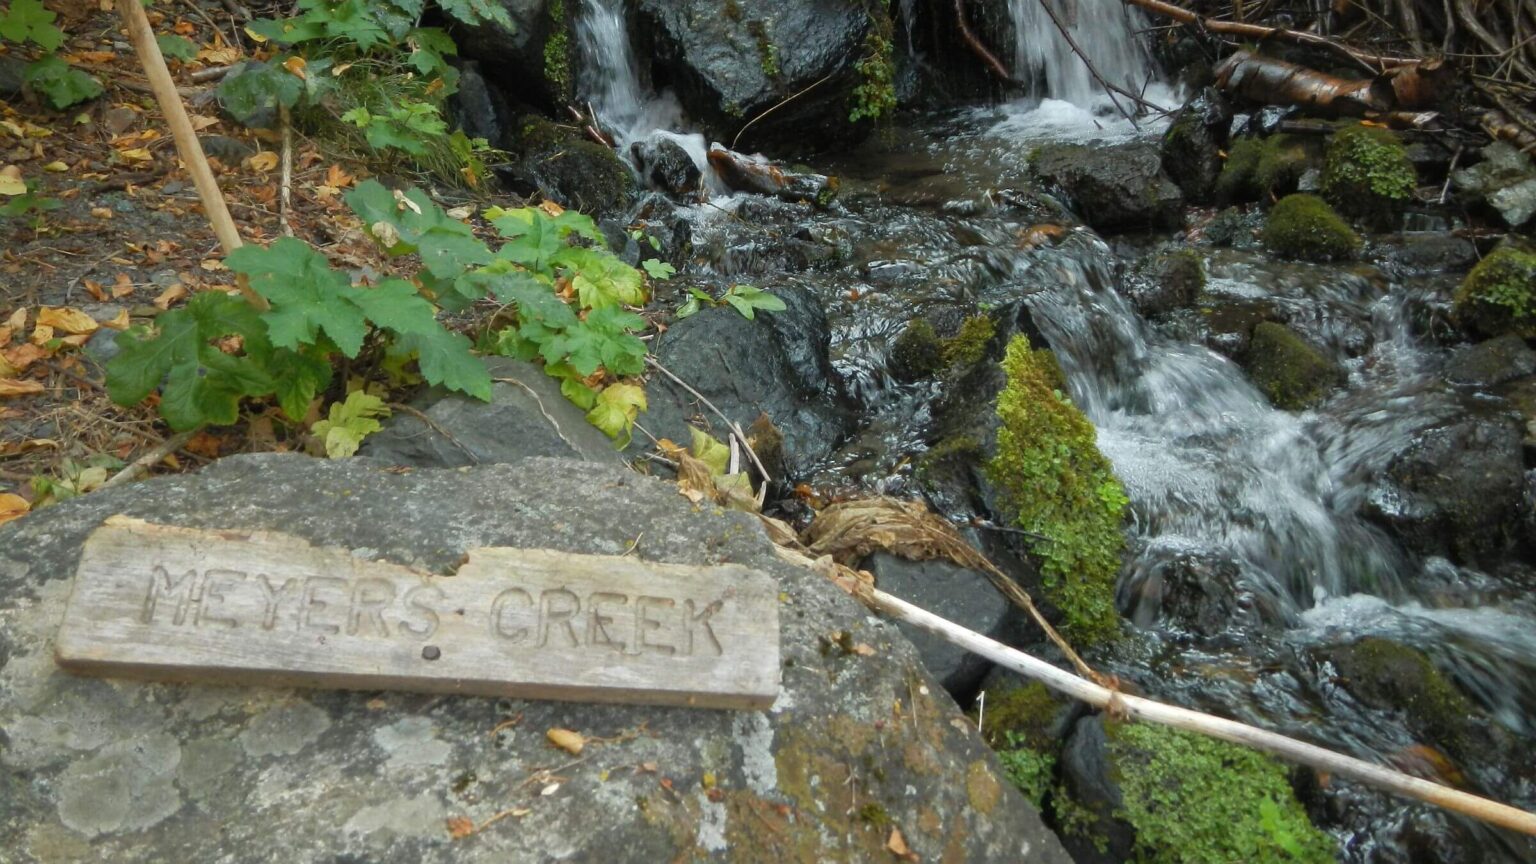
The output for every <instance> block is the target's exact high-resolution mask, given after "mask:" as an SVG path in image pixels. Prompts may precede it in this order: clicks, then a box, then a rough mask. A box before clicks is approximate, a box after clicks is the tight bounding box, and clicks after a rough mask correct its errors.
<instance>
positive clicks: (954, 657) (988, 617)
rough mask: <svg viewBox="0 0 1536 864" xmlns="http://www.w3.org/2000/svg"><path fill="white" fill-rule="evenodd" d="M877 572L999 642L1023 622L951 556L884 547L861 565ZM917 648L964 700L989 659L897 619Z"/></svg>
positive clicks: (890, 585) (902, 591) (883, 585)
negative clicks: (901, 553) (928, 557)
mask: <svg viewBox="0 0 1536 864" xmlns="http://www.w3.org/2000/svg"><path fill="white" fill-rule="evenodd" d="M862 567H863V569H865V570H868V571H869V572H870V573H871V574H873V575H874V577H875V587H877V588H879V589H880V590H881V591H884V592H886V593H887V594H894V595H896V596H897V597H900V598H901V599H903V600H907V601H909V602H911V603H916V604H917V605H918V606H921V607H923V608H924V609H927V610H928V611H929V612H932V613H934V614H935V615H939V616H941V617H944V618H948V619H949V620H951V621H953V622H955V623H956V624H959V625H960V626H962V627H965V628H966V629H969V630H974V631H976V632H977V633H983V634H985V635H987V636H991V637H992V638H993V639H996V640H998V641H1000V642H1008V643H1017V641H1018V639H1019V638H1021V637H1022V636H1023V635H1024V632H1025V628H1024V623H1023V620H1022V619H1021V618H1020V615H1021V613H1020V611H1019V610H1018V609H1017V608H1015V607H1014V606H1013V604H1011V603H1009V602H1008V600H1007V598H1005V597H1003V595H1002V594H1001V593H1000V592H999V591H998V590H997V589H996V588H994V587H992V583H991V581H989V580H988V579H987V577H986V574H984V573H980V572H977V571H975V570H967V569H966V568H964V567H961V566H959V565H958V564H953V563H951V562H949V561H940V560H934V561H908V560H907V559H905V558H898V557H896V556H894V555H889V554H887V553H884V552H877V553H876V554H874V555H871V556H870V557H869V559H868V560H867V561H865V562H864V563H863V565H862ZM897 626H898V627H899V628H901V632H902V634H903V635H905V636H906V637H907V639H909V640H911V642H912V645H913V646H914V647H915V648H917V653H918V656H919V657H921V658H922V659H923V665H924V666H926V667H928V671H929V672H931V673H933V677H935V678H937V679H939V683H941V684H943V685H944V689H945V690H948V691H949V692H950V693H951V694H952V695H953V696H954V697H955V699H956V700H957V701H958V702H960V703H961V704H962V705H964V704H968V703H969V702H970V699H971V697H972V696H974V695H975V693H976V690H977V688H979V687H980V685H981V682H982V679H983V678H985V677H986V676H987V672H989V671H990V670H991V668H992V664H991V663H990V662H988V661H987V660H986V659H984V658H982V657H979V656H977V655H975V654H972V653H970V652H969V651H966V650H964V649H962V648H959V647H956V646H955V645H953V644H951V643H950V642H948V641H946V640H944V639H941V638H939V637H938V636H935V635H933V634H932V633H929V632H927V631H926V630H922V629H920V628H918V627H914V626H912V625H910V624H905V623H898V624H897Z"/></svg>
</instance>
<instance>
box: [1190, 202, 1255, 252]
mask: <svg viewBox="0 0 1536 864" xmlns="http://www.w3.org/2000/svg"><path fill="white" fill-rule="evenodd" d="M1263 227H1264V214H1263V213H1262V212H1261V211H1258V210H1244V209H1242V208H1239V207H1228V208H1226V209H1225V210H1222V211H1221V212H1220V213H1217V214H1216V215H1215V216H1214V217H1212V218H1211V221H1210V222H1207V223H1206V224H1205V227H1204V229H1203V230H1202V231H1201V232H1200V239H1201V241H1203V242H1205V243H1209V244H1210V245H1212V246H1231V247H1233V248H1236V249H1254V248H1257V247H1258V246H1259V230H1260V229H1261V228H1263Z"/></svg>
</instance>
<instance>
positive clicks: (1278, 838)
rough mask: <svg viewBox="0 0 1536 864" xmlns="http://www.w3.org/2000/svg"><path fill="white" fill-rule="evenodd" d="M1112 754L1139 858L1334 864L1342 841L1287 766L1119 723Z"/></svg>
mask: <svg viewBox="0 0 1536 864" xmlns="http://www.w3.org/2000/svg"><path fill="white" fill-rule="evenodd" d="M1109 733H1110V734H1109V751H1110V758H1111V763H1112V764H1113V765H1114V767H1115V770H1116V772H1117V774H1118V775H1119V776H1118V777H1117V779H1118V780H1119V783H1120V791H1121V793H1122V794H1123V796H1124V813H1123V814H1121V815H1123V816H1124V818H1125V819H1126V821H1127V822H1130V823H1131V825H1132V826H1133V827H1134V828H1135V829H1136V844H1137V847H1138V850H1139V852H1140V856H1139V857H1138V860H1141V861H1146V862H1152V864H1197V862H1198V864H1215V862H1238V861H1241V862H1245V864H1297V862H1306V864H1311V862H1316V864H1331V862H1332V861H1333V860H1334V842H1333V841H1332V840H1331V839H1330V838H1329V837H1328V835H1326V834H1324V833H1323V832H1321V831H1319V830H1318V829H1317V828H1315V827H1313V826H1312V824H1311V823H1310V822H1309V821H1308V820H1307V816H1306V813H1305V812H1304V811H1303V810H1302V808H1301V805H1300V804H1299V803H1297V801H1296V797H1295V794H1294V793H1293V792H1292V791H1291V787H1290V784H1289V783H1287V782H1286V775H1285V768H1284V767H1283V766H1282V765H1281V764H1280V763H1278V762H1276V761H1275V760H1274V759H1271V758H1269V757H1268V756H1265V755H1263V754H1260V753H1257V752H1255V751H1253V750H1249V749H1246V748H1243V747H1238V746H1236V745H1234V744H1228V743H1226V742H1225V741H1217V740H1216V739H1214V738H1208V737H1206V736H1203V735H1195V734H1193V733H1190V732H1183V731H1180V730H1177V729H1170V728H1168V727H1166V726H1153V725H1150V724H1119V725H1114V726H1111V727H1110V729H1109Z"/></svg>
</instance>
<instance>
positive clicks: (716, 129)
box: [635, 0, 894, 154]
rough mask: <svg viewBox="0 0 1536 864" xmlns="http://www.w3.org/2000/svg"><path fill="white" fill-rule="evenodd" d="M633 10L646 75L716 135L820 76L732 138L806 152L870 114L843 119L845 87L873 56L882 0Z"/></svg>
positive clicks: (647, 1) (704, 1) (854, 133)
mask: <svg viewBox="0 0 1536 864" xmlns="http://www.w3.org/2000/svg"><path fill="white" fill-rule="evenodd" d="M635 10H636V13H637V15H638V18H639V21H638V24H637V26H636V32H638V33H642V34H644V35H645V38H646V39H648V40H649V41H650V42H651V43H652V44H651V45H650V47H649V50H641V51H640V52H639V53H640V56H651V57H653V58H654V59H653V61H652V64H653V65H652V74H653V76H654V78H655V79H656V80H657V82H658V84H663V83H664V84H665V85H666V86H669V87H671V88H673V89H674V90H675V91H676V92H677V94H678V96H679V97H680V98H681V100H682V102H683V106H684V107H685V108H687V109H688V111H689V113H690V114H691V115H693V116H694V117H696V118H698V119H699V120H701V121H702V122H703V123H704V124H705V125H706V126H707V127H708V128H709V130H710V131H711V132H712V133H714V134H715V136H716V137H718V138H719V139H721V140H727V141H728V140H731V138H732V137H733V136H735V135H736V133H737V132H738V131H740V130H741V128H742V126H743V124H745V123H746V121H747V120H748V119H751V118H754V117H757V116H758V115H760V114H762V113H763V112H765V111H766V110H767V109H768V108H770V107H773V106H774V105H776V104H778V103H779V102H781V101H782V100H784V98H785V97H787V96H789V95H791V94H794V93H797V92H799V91H801V90H803V89H806V88H807V87H808V86H809V85H810V84H812V83H813V82H818V81H820V79H823V78H826V79H827V80H825V81H821V83H818V84H817V86H816V87H815V88H814V89H810V90H808V91H807V92H806V93H805V94H804V95H803V96H801V97H799V98H797V99H794V100H793V101H790V102H787V103H785V104H784V105H783V107H782V108H780V109H779V110H776V111H774V112H773V113H772V114H770V115H768V116H766V117H763V118H762V120H761V121H759V122H757V123H754V124H753V125H752V127H751V128H750V129H747V130H746V131H745V132H744V133H743V134H742V136H741V141H740V144H741V146H742V147H743V148H745V149H746V150H747V151H749V152H750V151H754V150H763V151H766V152H770V153H775V154H781V153H783V154H788V153H805V152H816V151H820V150H826V149H829V148H832V147H836V146H840V145H846V144H848V143H850V142H852V141H854V140H856V139H858V138H859V137H862V135H863V134H865V133H867V132H868V130H869V127H870V124H868V123H855V122H853V121H850V120H849V119H848V115H849V111H850V106H851V105H855V104H856V103H857V98H856V97H855V94H854V91H855V88H857V87H858V86H859V85H860V84H861V83H863V82H864V81H865V75H864V74H861V73H860V72H859V70H857V69H855V68H854V64H855V63H858V62H860V61H861V59H865V58H868V57H876V56H877V52H876V51H875V50H874V49H875V47H876V46H875V45H874V44H873V40H875V39H877V38H879V37H877V36H876V35H875V34H877V33H878V32H879V30H878V28H879V27H880V26H889V24H888V19H887V22H886V23H884V24H883V25H880V24H877V22H876V21H875V20H874V19H873V18H872V15H873V16H881V17H883V16H886V15H887V13H886V11H885V9H884V7H883V5H867V4H863V3H848V2H845V0H780V2H776V3H774V4H772V6H771V7H766V6H761V5H758V4H752V3H747V2H735V0H729V2H726V3H724V4H722V3H721V2H720V0H638V2H637V3H636V4H635ZM886 32H889V31H886ZM886 44H887V46H889V45H890V43H889V42H887V43H886ZM642 47H643V46H642ZM887 56H888V55H887ZM887 80H889V79H887ZM890 98H892V99H893V100H894V93H891V94H890ZM807 130H815V134H806V132H807Z"/></svg>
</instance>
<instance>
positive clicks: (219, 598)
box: [57, 516, 779, 708]
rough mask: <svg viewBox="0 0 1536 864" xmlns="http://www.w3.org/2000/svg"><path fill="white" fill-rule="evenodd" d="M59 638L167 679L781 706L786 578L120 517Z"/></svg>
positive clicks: (98, 660)
mask: <svg viewBox="0 0 1536 864" xmlns="http://www.w3.org/2000/svg"><path fill="white" fill-rule="evenodd" d="M57 657H58V662H59V665H61V666H63V667H65V668H67V669H70V670H73V671H79V672H89V673H97V674H102V675H122V676H134V677H143V678H154V679H166V680H197V681H209V682H218V683H230V682H241V683H252V684H283V685H302V686H312V687H342V688H356V689H369V690H373V689H389V690H420V691H429V692H443V693H465V694H475V695H482V696H517V697H527V698H534V699H571V700H580V701H593V702H635V703H645V704H657V705H688V706H699V707H712V708H766V707H767V706H769V705H770V704H772V703H773V700H774V698H775V696H776V695H777V694H778V690H779V617H778V586H777V585H776V583H775V582H774V581H773V580H772V579H771V578H770V577H768V576H767V575H766V574H763V573H761V572H759V571H756V570H749V569H747V568H745V567H742V566H739V565H735V564H724V565H718V566H714V567H691V566H683V565H677V564H657V563H653V562H649V561H642V560H640V559H638V558H633V557H612V556H598V555H573V554H568V553H563V552H553V551H549V550H544V549H512V548H501V547H495V548H483V549H475V550H472V551H471V552H470V553H469V557H468V560H467V562H466V563H465V564H464V565H463V566H461V567H460V568H459V571H458V573H457V574H456V575H453V576H434V575H431V574H427V573H423V572H420V571H417V570H413V569H410V568H408V567H402V566H399V565H396V564H389V563H385V562H379V561H368V560H364V559H362V558H358V557H355V556H353V555H351V554H348V553H347V552H346V551H345V550H342V549H335V548H319V547H314V546H311V545H309V544H308V543H307V542H305V541H304V540H301V539H299V538H296V537H292V536H289V535H285V534H277V533H266V532H247V531H205V530H197V529H191V528H175V527H170V526H165V525H152V524H149V523H147V522H142V521H139V520H136V519H128V518H126V517H120V516H115V517H112V518H111V519H108V520H107V522H106V523H105V524H104V525H103V526H102V527H101V528H98V529H97V530H96V531H95V532H93V533H92V534H91V536H90V538H89V539H88V540H87V541H86V544H85V549H84V552H83V553H82V555H81V558H80V569H79V571H78V572H77V573H76V575H75V586H74V591H73V593H72V594H71V595H70V598H69V604H68V606H67V608H66V609H65V612H64V624H63V626H62V627H61V628H60V630H59V638H58V643H57Z"/></svg>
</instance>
